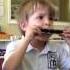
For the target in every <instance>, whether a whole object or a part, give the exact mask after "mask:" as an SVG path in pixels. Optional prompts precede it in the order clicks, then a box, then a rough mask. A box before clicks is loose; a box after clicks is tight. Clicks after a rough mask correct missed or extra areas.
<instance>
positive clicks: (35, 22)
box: [28, 19, 42, 26]
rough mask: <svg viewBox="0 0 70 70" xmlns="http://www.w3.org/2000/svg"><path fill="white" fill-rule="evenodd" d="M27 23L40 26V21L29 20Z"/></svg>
mask: <svg viewBox="0 0 70 70" xmlns="http://www.w3.org/2000/svg"><path fill="white" fill-rule="evenodd" d="M28 23H29V24H30V25H40V26H42V21H40V20H37V19H30V20H29V22H28Z"/></svg>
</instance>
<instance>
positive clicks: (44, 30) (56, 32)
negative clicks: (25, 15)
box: [41, 29, 63, 34]
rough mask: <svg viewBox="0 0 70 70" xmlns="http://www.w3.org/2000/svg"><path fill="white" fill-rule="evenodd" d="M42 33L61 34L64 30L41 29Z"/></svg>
mask: <svg viewBox="0 0 70 70" xmlns="http://www.w3.org/2000/svg"><path fill="white" fill-rule="evenodd" d="M41 31H42V33H47V34H61V33H63V30H57V29H41Z"/></svg>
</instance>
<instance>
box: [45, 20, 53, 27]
mask: <svg viewBox="0 0 70 70" xmlns="http://www.w3.org/2000/svg"><path fill="white" fill-rule="evenodd" d="M51 26H52V22H51V21H50V20H49V19H44V28H51Z"/></svg>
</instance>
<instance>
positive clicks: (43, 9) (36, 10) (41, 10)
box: [31, 4, 49, 15]
mask: <svg viewBox="0 0 70 70" xmlns="http://www.w3.org/2000/svg"><path fill="white" fill-rule="evenodd" d="M32 12H33V13H32V14H31V15H33V14H45V13H46V14H48V13H49V8H48V6H46V5H41V4H37V5H34V6H33V11H32Z"/></svg>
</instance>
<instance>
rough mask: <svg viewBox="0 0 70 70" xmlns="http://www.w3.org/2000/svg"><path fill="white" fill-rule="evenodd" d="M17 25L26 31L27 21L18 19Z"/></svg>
mask: <svg viewBox="0 0 70 70" xmlns="http://www.w3.org/2000/svg"><path fill="white" fill-rule="evenodd" d="M18 26H19V27H20V28H21V30H22V31H26V28H27V21H20V22H19V23H18Z"/></svg>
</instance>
